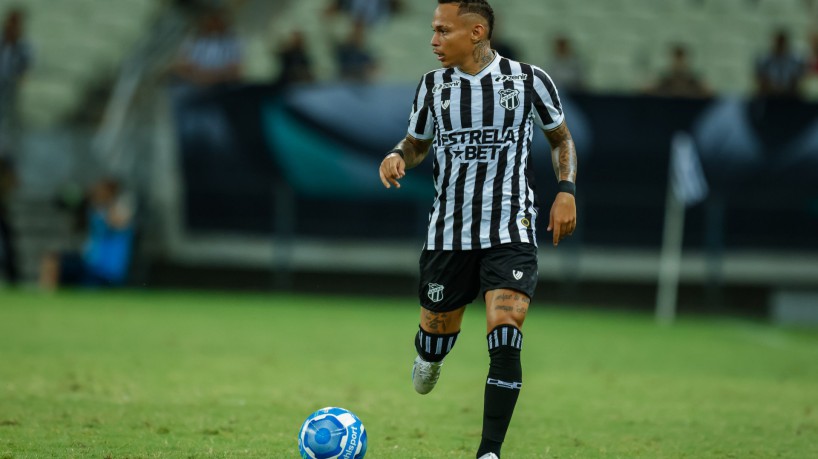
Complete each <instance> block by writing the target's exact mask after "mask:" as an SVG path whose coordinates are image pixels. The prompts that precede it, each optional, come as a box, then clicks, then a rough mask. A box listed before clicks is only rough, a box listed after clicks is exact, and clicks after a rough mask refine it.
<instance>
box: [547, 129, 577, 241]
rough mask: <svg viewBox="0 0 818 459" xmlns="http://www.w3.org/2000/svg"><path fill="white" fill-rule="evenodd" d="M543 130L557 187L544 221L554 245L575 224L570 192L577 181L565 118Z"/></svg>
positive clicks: (574, 158)
mask: <svg viewBox="0 0 818 459" xmlns="http://www.w3.org/2000/svg"><path fill="white" fill-rule="evenodd" d="M544 132H545V137H546V138H547V139H548V143H549V144H550V145H551V164H552V166H553V167H554V174H555V175H556V176H557V180H558V181H559V187H560V191H559V193H557V197H556V198H555V199H554V204H553V205H552V206H551V215H550V218H549V220H548V231H553V236H554V237H553V240H554V246H557V245H558V244H559V242H560V241H561V240H563V239H564V238H566V237H568V236H570V235H571V234H573V233H574V229H576V227H577V206H576V202H575V200H574V194H573V192H574V189H575V188H576V186H575V184H576V182H577V149H576V146H575V145H574V139H573V138H572V137H571V131H569V130H568V126H567V125H566V124H565V121H563V122H562V123H560V125H559V126H557V127H555V128H554V129H549V130H546V131H544Z"/></svg>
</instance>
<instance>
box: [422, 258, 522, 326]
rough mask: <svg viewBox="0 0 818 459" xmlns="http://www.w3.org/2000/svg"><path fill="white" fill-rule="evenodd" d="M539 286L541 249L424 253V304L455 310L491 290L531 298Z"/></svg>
mask: <svg viewBox="0 0 818 459" xmlns="http://www.w3.org/2000/svg"><path fill="white" fill-rule="evenodd" d="M536 286H537V247H536V246H534V244H527V243H510V244H503V245H498V246H496V247H492V248H490V249H478V250H424V251H423V252H422V253H421V254H420V286H419V288H418V296H419V298H420V305H421V306H423V307H424V308H426V309H429V310H430V311H434V312H448V311H454V310H455V309H458V308H460V307H462V306H465V305H467V304H469V303H471V302H472V301H474V299H475V298H477V295H478V294H480V295H481V296H483V295H485V293H486V292H487V291H489V290H495V289H501V288H504V289H511V290H516V291H518V292H521V293H525V294H526V295H527V296H528V297H529V298H532V297H533V295H534V288H535V287H536Z"/></svg>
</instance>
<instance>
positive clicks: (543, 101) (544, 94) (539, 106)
mask: <svg viewBox="0 0 818 459" xmlns="http://www.w3.org/2000/svg"><path fill="white" fill-rule="evenodd" d="M563 119H565V116H564V115H563V113H562V104H560V95H559V93H558V92H557V87H556V86H554V82H553V81H551V77H549V76H548V75H547V74H546V73H545V72H543V71H542V69H540V68H538V67H534V122H535V123H536V124H537V126H539V127H540V128H542V129H544V130H546V131H548V130H551V129H554V128H555V127H557V126H559V125H560V124H562V121H563Z"/></svg>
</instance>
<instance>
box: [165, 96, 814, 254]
mask: <svg viewBox="0 0 818 459" xmlns="http://www.w3.org/2000/svg"><path fill="white" fill-rule="evenodd" d="M413 92H414V88H413V87H410V86H368V87H364V86H346V85H332V86H314V87H313V86H310V87H301V88H297V89H286V90H283V89H278V88H274V87H268V86H244V87H236V88H225V89H219V90H215V91H211V92H207V93H198V94H196V93H193V94H187V95H185V96H184V97H177V98H176V121H177V131H178V134H179V139H180V145H181V151H182V163H183V170H184V177H185V190H186V200H185V202H186V219H187V225H188V228H189V230H191V231H199V232H208V231H219V232H225V231H228V232H249V233H272V232H274V231H288V232H293V233H295V234H296V235H301V236H305V237H333V238H349V239H373V238H374V239H413V240H417V241H418V244H419V245H420V244H421V243H422V238H423V234H424V230H425V225H426V222H427V217H428V216H427V212H428V210H429V208H430V207H431V204H432V199H433V186H432V180H431V158H427V160H426V162H425V163H424V164H422V165H421V166H420V167H418V168H417V169H414V170H411V171H409V173H408V174H407V176H406V178H405V179H404V180H403V184H402V188H401V189H400V190H397V191H396V190H394V189H393V190H386V189H384V188H383V186H382V185H381V183H380V180H379V178H378V165H379V163H380V161H381V159H382V157H383V155H384V154H385V152H386V151H388V150H390V149H391V148H392V147H393V146H394V145H395V143H396V142H397V141H398V140H399V139H400V138H402V137H403V136H404V135H405V130H406V125H407V119H408V116H409V109H410V108H411V103H412V96H413ZM562 97H563V105H564V108H565V113H566V117H567V120H568V123H569V127H570V129H571V131H572V133H573V136H574V138H575V141H576V144H577V150H578V154H579V159H580V167H579V176H578V195H577V200H578V205H579V212H580V214H579V218H580V230H579V231H578V233H577V234H575V236H576V239H579V240H581V241H582V242H583V243H587V244H598V245H602V244H604V245H624V246H641V247H657V246H658V245H659V243H660V239H661V234H662V224H663V218H664V203H665V194H666V190H667V176H668V159H669V156H670V145H671V139H672V137H673V135H674V134H675V133H677V132H679V131H686V132H689V133H691V134H692V136H693V138H694V139H695V142H696V146H697V149H698V152H699V155H700V157H701V160H702V163H703V166H704V170H705V174H706V176H707V180H708V182H709V185H710V188H711V193H710V195H709V197H708V199H707V200H706V201H705V202H704V203H702V204H700V205H698V206H696V207H693V208H691V209H690V211H689V212H688V214H689V216H688V219H687V223H686V225H687V231H686V242H688V243H689V244H691V245H697V246H700V245H702V244H705V243H707V244H710V245H713V244H715V245H721V244H722V243H723V244H725V245H726V246H727V247H728V248H748V247H758V248H804V247H809V248H818V106H816V105H814V104H805V103H801V102H798V101H793V100H745V99H740V98H721V99H712V100H677V99H663V98H654V97H616V96H590V95H573V96H568V95H563V96H562ZM532 157H533V166H534V172H535V173H534V175H535V177H536V179H537V194H538V195H539V199H540V205H541V209H540V214H541V215H545V216H546V217H545V218H540V219H539V225H540V228H538V230H539V236H540V238H541V240H545V239H546V238H547V237H548V235H547V234H546V233H545V226H547V221H548V219H547V213H548V210H549V207H550V203H551V202H552V200H553V196H554V194H555V192H556V180H555V178H554V173H553V170H552V169H551V160H550V154H549V151H548V148H547V144H546V142H545V139H544V136H542V135H539V134H535V139H534V154H533V156H532Z"/></svg>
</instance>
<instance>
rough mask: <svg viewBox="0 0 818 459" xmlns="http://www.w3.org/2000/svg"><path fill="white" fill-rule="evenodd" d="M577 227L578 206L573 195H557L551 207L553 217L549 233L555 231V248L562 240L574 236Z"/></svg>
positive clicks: (550, 220) (549, 222) (549, 223)
mask: <svg viewBox="0 0 818 459" xmlns="http://www.w3.org/2000/svg"><path fill="white" fill-rule="evenodd" d="M576 227H577V204H576V202H575V201H574V195H572V194H571V193H564V192H561V193H557V197H556V199H554V204H553V205H551V217H550V219H549V220H548V231H554V247H556V246H557V245H558V244H559V243H560V241H561V240H563V239H565V238H566V237H568V236H570V235H572V234H574V229H576Z"/></svg>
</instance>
